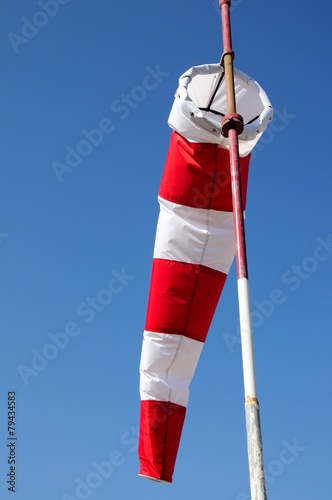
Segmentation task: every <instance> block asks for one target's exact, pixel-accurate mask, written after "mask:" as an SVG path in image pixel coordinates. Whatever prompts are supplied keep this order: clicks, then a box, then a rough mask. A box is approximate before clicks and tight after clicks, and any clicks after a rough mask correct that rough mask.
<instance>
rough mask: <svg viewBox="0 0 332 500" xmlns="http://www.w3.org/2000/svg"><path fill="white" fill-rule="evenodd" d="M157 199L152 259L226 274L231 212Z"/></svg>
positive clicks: (231, 248) (230, 252)
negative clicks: (193, 265) (175, 262)
mask: <svg viewBox="0 0 332 500" xmlns="http://www.w3.org/2000/svg"><path fill="white" fill-rule="evenodd" d="M158 199H159V203H160V213H159V219H158V225H157V232H156V241H155V248H154V254H153V256H154V258H159V259H169V260H177V261H180V262H189V263H192V264H202V265H204V266H207V267H210V268H212V269H215V270H217V271H221V272H223V273H225V274H228V271H229V269H230V267H231V264H232V262H233V258H234V252H235V247H234V229H233V228H234V223H233V213H232V212H222V211H219V210H208V209H204V208H193V207H187V206H185V205H178V204H176V203H172V202H170V201H168V200H165V199H164V198H161V197H160V196H159V198H158Z"/></svg>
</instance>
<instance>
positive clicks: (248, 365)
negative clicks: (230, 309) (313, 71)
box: [219, 0, 267, 500]
mask: <svg viewBox="0 0 332 500" xmlns="http://www.w3.org/2000/svg"><path fill="white" fill-rule="evenodd" d="M219 6H220V9H221V15H222V34H223V46H224V52H223V56H222V60H221V64H222V65H223V67H224V70H225V78H226V95H227V114H226V116H225V117H224V118H223V121H222V134H223V135H224V136H225V137H228V140H229V154H230V171H231V182H232V202H233V214H234V235H235V247H236V270H237V286H238V301H239V313H240V332H241V348H242V364H243V379H244V393H245V415H246V429H247V448H248V461H249V478H250V492H251V500H267V496H266V487H265V477H264V463H263V445H262V434H261V426H260V415H259V404H258V399H257V390H256V377H255V363H254V351H253V335H252V326H251V311H250V299H249V281H248V265H247V255H246V243H245V230H244V217H243V204H242V197H241V178H240V158H239V144H238V135H239V134H241V132H242V130H243V118H242V116H241V115H239V114H237V112H236V100H235V87H234V70H233V59H234V52H233V50H232V34H231V20H230V6H231V0H219Z"/></svg>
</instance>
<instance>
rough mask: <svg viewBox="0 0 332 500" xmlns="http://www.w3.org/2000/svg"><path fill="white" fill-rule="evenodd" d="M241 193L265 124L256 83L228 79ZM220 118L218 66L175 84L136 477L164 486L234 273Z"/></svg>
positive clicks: (145, 347) (196, 70) (222, 93)
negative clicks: (238, 130)
mask: <svg viewBox="0 0 332 500" xmlns="http://www.w3.org/2000/svg"><path fill="white" fill-rule="evenodd" d="M234 83H235V92H236V94H235V95H236V102H237V112H238V113H239V114H241V115H242V117H243V119H244V124H245V126H244V130H243V132H242V134H241V135H240V136H239V153H240V169H241V189H242V200H243V207H245V201H246V193H247V180H248V170H249V162H250V152H251V150H252V149H253V147H254V146H255V144H256V143H257V141H258V140H259V138H260V136H261V135H262V133H263V132H264V130H265V128H266V127H267V124H268V122H269V121H270V120H271V119H272V116H273V109H272V105H271V103H270V101H269V99H268V97H267V96H266V94H265V92H264V91H263V89H262V88H261V87H260V86H259V84H258V83H257V82H256V81H255V80H253V79H252V78H250V77H249V76H247V75H246V74H244V73H242V72H240V71H239V70H237V69H235V70H234ZM226 113H227V102H226V90H225V75H224V69H223V67H222V66H220V64H207V65H202V66H195V67H193V68H190V69H189V70H188V71H186V72H185V73H184V74H183V75H182V76H181V77H180V79H179V86H178V89H177V91H176V93H175V100H174V104H173V106H172V109H171V113H170V116H169V119H168V124H169V126H170V127H171V129H172V131H171V137H170V145H169V150H168V153H167V158H166V163H165V167H164V172H163V174H162V179H161V184H160V188H159V196H158V200H159V205H160V213H159V219H158V224H157V231H156V239H155V247H154V253H153V263H152V273H151V283H150V291H149V298H148V307H147V314H146V323H145V329H144V334H143V344H142V352H141V360H140V397H141V401H140V429H139V449H138V454H139V461H140V471H139V475H140V476H145V477H148V478H150V479H154V480H156V481H160V482H167V483H171V482H172V477H173V472H174V467H175V461H176V457H177V452H178V448H179V443H180V438H181V433H182V428H183V424H184V420H185V414H186V409H187V405H188V399H189V387H190V383H191V380H192V378H193V376H194V372H195V369H196V366H197V363H198V360H199V357H200V354H201V352H202V348H203V346H204V342H205V340H206V337H207V334H208V330H209V327H210V324H211V321H212V319H213V315H214V312H215V309H216V307H217V304H218V301H219V298H220V295H221V292H222V289H223V287H224V284H225V281H226V278H227V275H228V272H229V269H230V267H231V265H232V262H233V259H234V255H235V248H234V222H233V213H232V189H231V176H230V168H229V163H230V161H229V150H228V139H227V138H225V137H223V136H222V134H221V120H222V117H223V116H224V115H225V114H226Z"/></svg>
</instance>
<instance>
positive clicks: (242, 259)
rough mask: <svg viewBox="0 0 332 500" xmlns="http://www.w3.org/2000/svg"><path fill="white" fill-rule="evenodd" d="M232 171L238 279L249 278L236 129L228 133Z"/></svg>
mask: <svg viewBox="0 0 332 500" xmlns="http://www.w3.org/2000/svg"><path fill="white" fill-rule="evenodd" d="M228 139H229V155H230V171H231V179H232V200H233V214H234V230H235V249H236V271H237V278H238V279H239V278H248V265H247V252H246V242H245V230H244V218H243V203H242V196H241V177H240V158H239V146H238V135H237V131H236V130H235V129H230V130H229V132H228Z"/></svg>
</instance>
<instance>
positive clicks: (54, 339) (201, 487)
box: [0, 0, 332, 500]
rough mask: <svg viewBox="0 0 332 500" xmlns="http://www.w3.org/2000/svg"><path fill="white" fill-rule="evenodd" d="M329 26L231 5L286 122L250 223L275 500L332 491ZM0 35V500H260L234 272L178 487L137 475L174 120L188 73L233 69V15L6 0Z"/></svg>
mask: <svg viewBox="0 0 332 500" xmlns="http://www.w3.org/2000/svg"><path fill="white" fill-rule="evenodd" d="M331 14H332V8H331V5H330V3H329V2H315V3H313V2H309V1H307V0H305V1H304V0H301V1H300V0H293V1H292V2H290V1H288V0H281V1H278V2H270V1H269V2H267V1H266V0H251V1H250V0H236V1H235V0H234V3H233V8H232V23H233V43H234V49H235V52H236V59H235V65H236V67H237V68H239V69H241V70H242V71H244V72H246V73H247V74H249V75H251V76H252V77H254V78H256V79H257V81H258V82H259V83H260V84H261V85H262V87H263V88H264V89H265V90H266V92H267V94H268V96H269V97H270V99H271V101H272V103H273V105H274V108H275V119H274V122H273V123H272V124H271V125H270V127H269V130H268V131H267V132H266V134H265V136H264V137H263V139H262V140H261V142H260V143H259V144H258V146H257V148H256V150H255V154H254V157H253V160H252V163H251V172H250V179H249V190H248V204H247V219H246V233H247V250H248V262H249V273H250V290H251V302H252V311H253V324H254V342H255V360H256V369H257V385H258V392H259V400H260V407H261V421H262V432H263V442H264V455H265V465H266V475H267V489H268V498H269V500H316V499H324V500H325V499H330V498H332V493H331V481H330V478H331V446H332V433H331V430H332V429H331V389H330V385H331V347H332V341H331V279H332V225H331V199H332V175H331V161H330V157H331V155H330V147H331V134H330V123H329V120H330V114H331V89H330V87H331V82H330V77H331V69H330V59H331V54H330V50H331ZM0 35H1V44H0V47H1V49H0V50H1V63H2V77H1V137H0V141H1V181H0V204H1V211H0V213H1V222H0V262H1V287H0V303H1V314H0V325H1V349H0V352H1V363H0V369H1V389H0V436H1V439H0V496H1V498H2V499H4V500H6V499H9V498H15V499H16V500H73V499H77V500H79V499H85V498H89V499H91V500H107V499H109V500H110V499H116V500H132V499H136V498H139V499H142V498H144V499H145V500H155V499H156V498H158V500H164V499H173V500H183V499H190V500H202V499H203V498H206V499H208V500H249V486H248V461H247V452H246V431H245V420H244V401H243V400H244V395H243V379H242V363H241V353H240V344H239V337H238V335H239V332H238V304H237V289H236V278H235V270H234V267H233V268H232V270H231V273H230V276H229V278H228V281H227V284H226V287H225V290H224V293H223V296H222V298H221V300H220V304H219V306H218V310H217V313H216V315H215V318H214V321H213V324H212V326H211V329H210V333H209V336H208V340H207V342H206V345H205V348H204V350H203V354H202V357H201V360H200V363H199V366H198V368H197V371H196V374H195V377H194V380H193V383H192V387H191V396H190V401H189V407H188V412H187V419H186V422H185V428H184V432H183V437H182V441H181V446H180V450H179V455H178V460H177V465H176V471H175V474H174V481H173V484H172V485H163V484H157V483H154V482H152V481H148V480H144V479H143V478H140V477H138V476H137V472H138V459H137V452H136V448H137V426H138V412H139V392H138V384H139V378H138V377H139V375H138V365H139V358H140V351H141V339H142V332H143V328H144V321H145V312H146V303H147V294H148V289H149V280H150V268H151V259H152V251H153V243H154V236H155V227H156V221H157V217H158V204H157V192H158V186H159V182H160V178H161V172H162V169H163V165H164V160H165V156H166V152H167V148H168V142H169V134H170V129H169V128H168V126H167V118H168V114H169V110H170V108H171V105H172V102H173V95H174V92H175V90H176V87H177V81H178V77H179V76H180V75H181V74H182V73H183V72H184V71H185V70H187V69H188V68H190V67H191V66H193V65H198V64H203V63H211V62H218V61H219V58H220V55H221V51H222V44H221V24H220V13H219V8H218V4H217V1H213V0H191V1H189V0H188V1H179V0H173V1H167V2H166V1H164V2H162V1H160V0H158V1H155V0H145V1H142V2H137V1H133V0H122V1H121V2H120V1H109V0H95V1H94V2H92V1H91V0H90V1H79V0H62V1H61V2H60V0H57V2H55V1H52V2H51V1H46V0H44V1H43V0H40V1H39V2H37V1H35V0H16V1H15V2H13V1H11V0H2V6H1V32H0ZM97 130H99V132H98V131H97ZM8 391H15V392H16V408H17V413H16V437H17V441H16V445H15V456H16V459H17V464H16V490H17V491H16V494H15V495H13V493H11V492H10V491H8V490H7V487H8V484H7V482H6V481H7V479H8V477H7V473H8V472H9V467H10V466H9V464H8V457H9V455H10V447H8V446H7V444H8V443H10V441H9V440H8V439H7V438H8V437H9V436H8V431H7V420H8V419H7V412H8V410H7V393H8ZM105 462H108V464H105Z"/></svg>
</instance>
